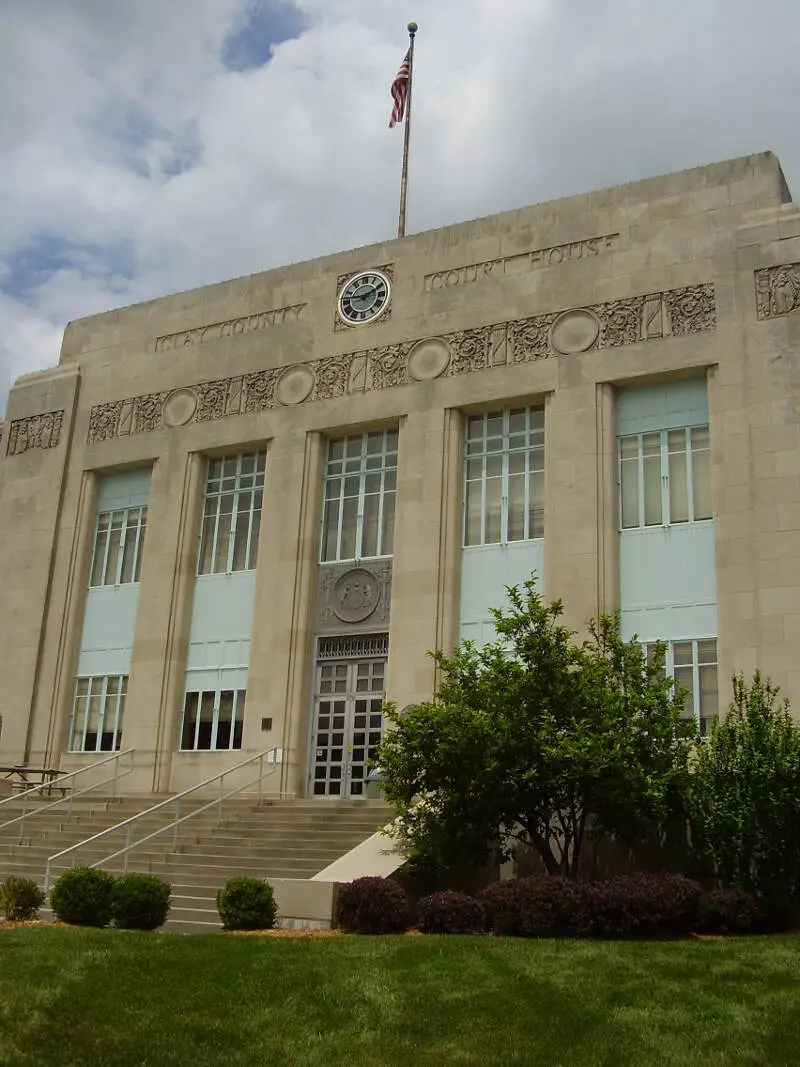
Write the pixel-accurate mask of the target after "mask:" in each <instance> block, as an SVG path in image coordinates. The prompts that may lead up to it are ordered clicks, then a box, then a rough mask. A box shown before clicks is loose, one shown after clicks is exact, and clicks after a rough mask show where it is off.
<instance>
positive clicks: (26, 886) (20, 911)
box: [0, 875, 46, 922]
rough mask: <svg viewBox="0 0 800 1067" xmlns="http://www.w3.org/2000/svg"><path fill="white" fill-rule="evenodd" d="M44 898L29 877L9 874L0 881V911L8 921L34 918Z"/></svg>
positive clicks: (22, 920)
mask: <svg viewBox="0 0 800 1067" xmlns="http://www.w3.org/2000/svg"><path fill="white" fill-rule="evenodd" d="M45 899H46V897H45V894H44V893H43V892H42V891H41V889H40V888H39V887H38V885H37V884H36V882H34V881H33V880H32V879H30V878H15V877H14V876H13V875H10V876H9V877H8V878H6V879H5V881H3V882H0V912H2V914H3V915H4V916H5V917H6V919H8V921H9V922H25V920H27V919H35V918H36V917H37V915H38V914H39V908H41V906H42V904H44V902H45Z"/></svg>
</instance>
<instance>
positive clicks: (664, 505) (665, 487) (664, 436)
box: [661, 430, 672, 526]
mask: <svg viewBox="0 0 800 1067" xmlns="http://www.w3.org/2000/svg"><path fill="white" fill-rule="evenodd" d="M669 503H670V501H669V440H668V431H667V430H662V431H661V522H662V525H664V526H669V525H670V523H671V521H672V513H671V510H670V506H669Z"/></svg>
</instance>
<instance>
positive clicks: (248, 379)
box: [244, 370, 278, 415]
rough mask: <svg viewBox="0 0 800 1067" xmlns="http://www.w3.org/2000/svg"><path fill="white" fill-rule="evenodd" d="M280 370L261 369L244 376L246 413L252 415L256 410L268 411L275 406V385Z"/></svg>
mask: <svg viewBox="0 0 800 1067" xmlns="http://www.w3.org/2000/svg"><path fill="white" fill-rule="evenodd" d="M277 382H278V371H276V370H260V371H257V372H256V373H255V374H245V376H244V413H245V414H246V415H252V414H253V413H254V412H256V411H267V410H268V408H274V407H275V386H276V385H277Z"/></svg>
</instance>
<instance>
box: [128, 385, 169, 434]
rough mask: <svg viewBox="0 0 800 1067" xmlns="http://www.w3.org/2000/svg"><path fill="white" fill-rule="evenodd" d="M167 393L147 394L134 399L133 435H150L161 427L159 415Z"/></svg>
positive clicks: (167, 395) (167, 396)
mask: <svg viewBox="0 0 800 1067" xmlns="http://www.w3.org/2000/svg"><path fill="white" fill-rule="evenodd" d="M168 398H169V393H148V394H147V396H140V397H137V398H136V402H135V404H134V416H133V419H134V423H133V424H134V431H133V432H134V433H152V431H153V430H157V429H158V428H159V427H160V426H161V414H162V412H163V410H164V404H165V403H166V401H167V399H168Z"/></svg>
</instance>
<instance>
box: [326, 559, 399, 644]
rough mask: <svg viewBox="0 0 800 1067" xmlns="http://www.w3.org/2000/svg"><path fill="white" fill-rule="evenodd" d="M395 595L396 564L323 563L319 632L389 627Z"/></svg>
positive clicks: (379, 562)
mask: <svg viewBox="0 0 800 1067" xmlns="http://www.w3.org/2000/svg"><path fill="white" fill-rule="evenodd" d="M391 595H392V561H391V560H388V559H382V560H368V561H360V562H358V563H354V562H349V563H322V564H320V567H319V577H318V582H317V616H316V628H317V630H318V631H320V632H322V631H331V630H338V631H340V632H342V631H350V630H360V629H364V630H367V629H375V627H376V626H377V627H385V626H387V625H388V623H389V605H390V601H391Z"/></svg>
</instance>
